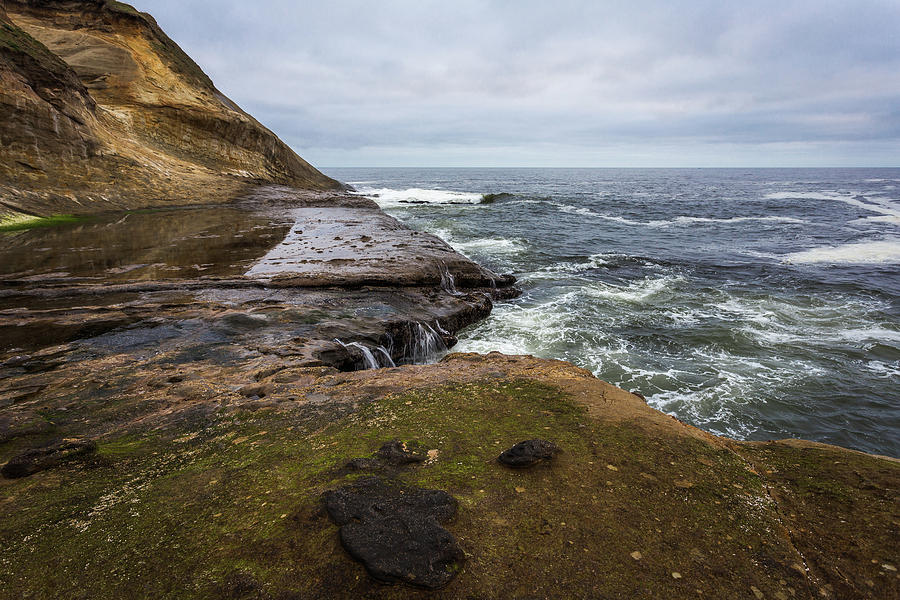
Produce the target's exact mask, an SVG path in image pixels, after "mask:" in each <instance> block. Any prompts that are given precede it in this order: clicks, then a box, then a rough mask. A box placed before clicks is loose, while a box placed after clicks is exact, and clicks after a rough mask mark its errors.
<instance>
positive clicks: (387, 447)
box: [344, 440, 427, 473]
mask: <svg viewBox="0 0 900 600" xmlns="http://www.w3.org/2000/svg"><path fill="white" fill-rule="evenodd" d="M372 456H373V457H374V458H354V459H353V460H351V461H350V462H348V463H347V464H346V465H344V469H345V470H347V471H372V472H375V471H377V472H381V473H385V472H390V471H396V469H397V468H398V467H405V466H406V465H409V464H412V463H419V462H422V461H424V460H425V459H426V457H427V453H426V452H425V451H423V450H422V449H421V448H420V447H419V445H418V444H417V443H416V442H400V441H397V440H395V441H393V442H386V443H385V444H384V445H382V446H381V448H379V449H378V451H377V452H375V454H373V455H372Z"/></svg>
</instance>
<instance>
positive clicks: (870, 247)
mask: <svg viewBox="0 0 900 600" xmlns="http://www.w3.org/2000/svg"><path fill="white" fill-rule="evenodd" d="M782 260H783V261H784V262H786V263H794V264H810V263H829V264H897V263H900V239H890V240H877V241H868V242H857V243H853V244H843V245H841V246H822V247H819V248H811V249H810V250H804V251H802V252H794V253H792V254H788V255H786V256H784V258H783V259H782Z"/></svg>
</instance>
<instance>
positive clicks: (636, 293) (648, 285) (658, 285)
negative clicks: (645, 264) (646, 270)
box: [582, 275, 684, 303]
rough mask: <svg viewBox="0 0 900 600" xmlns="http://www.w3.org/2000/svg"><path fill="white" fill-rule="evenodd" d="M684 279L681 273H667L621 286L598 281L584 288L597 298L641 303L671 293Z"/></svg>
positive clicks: (587, 292) (585, 291) (588, 293)
mask: <svg viewBox="0 0 900 600" xmlns="http://www.w3.org/2000/svg"><path fill="white" fill-rule="evenodd" d="M682 281H684V278H683V277H681V276H679V275H665V276H663V277H647V278H645V279H640V280H637V281H633V282H631V283H629V284H627V285H621V286H620V285H613V284H608V283H603V282H598V283H595V284H593V285H586V286H584V287H583V288H582V289H583V291H584V293H585V294H587V295H588V296H591V297H592V298H596V299H604V300H612V301H614V302H629V303H640V302H646V301H648V300H650V299H652V298H654V297H655V296H657V295H659V294H661V293H663V292H666V293H668V294H671V293H672V291H671V290H672V288H673V287H675V286H676V285H678V284H679V283H681V282H682Z"/></svg>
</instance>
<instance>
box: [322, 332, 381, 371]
mask: <svg viewBox="0 0 900 600" xmlns="http://www.w3.org/2000/svg"><path fill="white" fill-rule="evenodd" d="M334 341H335V342H337V343H338V344H340V345H341V346H343V347H344V348H347V349H349V348H350V347H351V346H352V347H353V348H356V349H357V350H359V351H360V352H362V355H363V364H364V365H365V366H364V367H363V368H365V369H378V368H380V367H381V365H380V364H378V360H376V358H375V355H374V354H372V351H371V350H369V348H367V347H366V346H364V345H363V344H360V343H359V342H348V343H344V342H342V341H341V340H339V339H337V338H334ZM376 350H381V351H382V352H385V354H387V352H386V351H385V350H384V348H382V347H381V346H379V347H378V348H376ZM387 359H388V361H389V364H390V366H392V367H393V366H395V365H394V361H393V360H391V357H390V355H387Z"/></svg>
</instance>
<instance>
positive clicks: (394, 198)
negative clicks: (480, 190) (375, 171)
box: [356, 187, 482, 208]
mask: <svg viewBox="0 0 900 600" xmlns="http://www.w3.org/2000/svg"><path fill="white" fill-rule="evenodd" d="M356 194H358V195H360V196H366V197H367V198H371V199H372V200H374V201H375V202H377V203H378V205H379V206H380V207H381V208H397V207H401V206H409V205H411V204H478V203H480V202H481V199H482V194H477V193H474V192H455V191H452V190H430V189H423V188H407V189H404V190H395V189H392V188H367V187H362V188H360V189H359V190H357V192H356Z"/></svg>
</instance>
